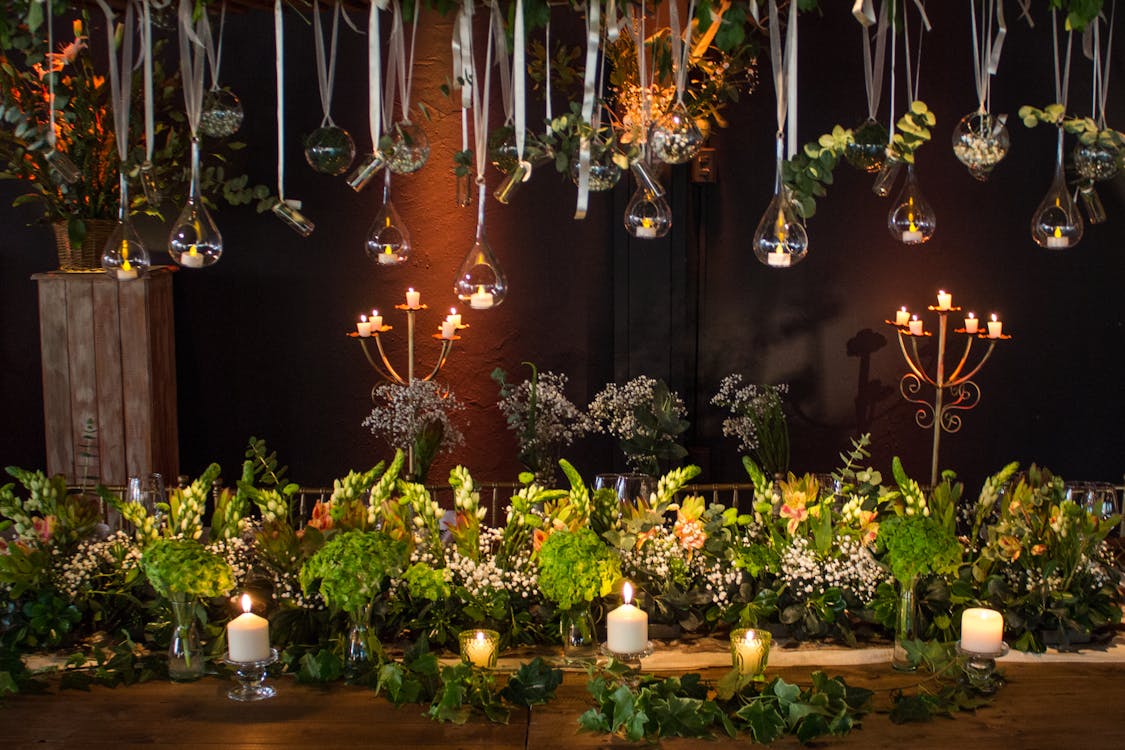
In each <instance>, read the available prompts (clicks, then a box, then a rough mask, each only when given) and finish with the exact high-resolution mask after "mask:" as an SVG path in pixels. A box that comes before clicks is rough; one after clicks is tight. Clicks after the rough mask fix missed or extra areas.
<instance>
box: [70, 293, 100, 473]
mask: <svg viewBox="0 0 1125 750" xmlns="http://www.w3.org/2000/svg"><path fill="white" fill-rule="evenodd" d="M98 278H99V279H101V278H102V277H101V276H100V275H99V277H98ZM94 283H95V279H94V278H93V277H92V276H91V275H87V274H81V275H79V274H73V275H71V277H70V278H68V279H67V280H66V320H67V327H66V345H67V354H68V356H69V358H70V425H71V430H72V433H73V436H74V437H73V443H74V462H73V468H72V469H71V471H69V472H67V475H68V476H69V478H70V480H71V481H72V482H74V483H76V484H80V483H86V482H88V481H89V479H90V477H91V475H92V474H96V473H97V472H98V463H97V460H98V459H97V455H96V454H97V453H98V445H97V434H96V427H97V424H98V393H97V366H96V363H95V358H94Z"/></svg>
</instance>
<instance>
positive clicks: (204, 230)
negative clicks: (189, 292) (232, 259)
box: [168, 138, 223, 268]
mask: <svg viewBox="0 0 1125 750" xmlns="http://www.w3.org/2000/svg"><path fill="white" fill-rule="evenodd" d="M168 254H169V255H171V256H172V260H174V261H175V262H176V263H177V264H179V265H180V266H181V267H183V268H204V267H205V266H210V265H213V264H214V263H216V262H217V261H218V260H219V258H220V257H221V256H222V254H223V236H222V234H220V233H219V228H218V227H216V226H215V222H214V221H213V220H212V219H211V214H210V213H209V212H208V211H207V207H206V206H204V205H203V197H202V194H201V193H200V190H199V139H198V138H192V139H191V187H190V189H189V191H188V200H187V205H186V206H184V208H183V210H182V211H180V215H179V217H178V218H177V219H176V221H175V223H174V224H173V225H172V231H171V232H170V233H169V235H168Z"/></svg>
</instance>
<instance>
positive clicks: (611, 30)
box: [605, 0, 621, 42]
mask: <svg viewBox="0 0 1125 750" xmlns="http://www.w3.org/2000/svg"><path fill="white" fill-rule="evenodd" d="M605 36H606V39H608V40H609V41H611V42H616V41H617V40H618V39H619V38H620V37H621V14H620V13H618V12H617V0H607V2H606V6H605Z"/></svg>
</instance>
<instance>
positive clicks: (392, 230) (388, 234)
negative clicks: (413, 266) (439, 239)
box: [364, 179, 412, 267]
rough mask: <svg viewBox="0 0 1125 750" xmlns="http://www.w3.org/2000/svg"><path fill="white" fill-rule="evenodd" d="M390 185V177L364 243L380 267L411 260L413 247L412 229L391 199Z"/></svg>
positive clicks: (384, 184) (368, 255)
mask: <svg viewBox="0 0 1125 750" xmlns="http://www.w3.org/2000/svg"><path fill="white" fill-rule="evenodd" d="M390 185H391V183H390V180H389V179H387V180H386V181H385V182H384V183H383V205H382V206H381V207H380V208H379V210H378V212H376V214H375V218H374V220H373V221H372V222H371V228H370V229H368V230H367V241H366V244H365V245H364V250H365V251H366V253H367V257H368V258H370V259H371V260H372V261H374V262H375V264H376V265H378V266H380V267H390V266H398V265H401V264H403V263H405V262H406V261H407V260H409V258H410V251H411V249H412V245H411V244H410V231H409V230H408V229H407V228H406V224H404V223H403V221H402V218H401V217H400V216H399V215H398V210H397V209H396V208H395V204H394V201H392V200H391V187H390Z"/></svg>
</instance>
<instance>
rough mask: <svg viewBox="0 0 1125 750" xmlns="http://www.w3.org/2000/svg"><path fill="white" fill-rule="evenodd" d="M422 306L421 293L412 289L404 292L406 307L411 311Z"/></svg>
mask: <svg viewBox="0 0 1125 750" xmlns="http://www.w3.org/2000/svg"><path fill="white" fill-rule="evenodd" d="M421 304H422V293H421V292H416V291H414V287H410V288H409V289H407V290H406V306H407V307H409V308H410V309H411V310H417V309H418V308H419V307H421Z"/></svg>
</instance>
